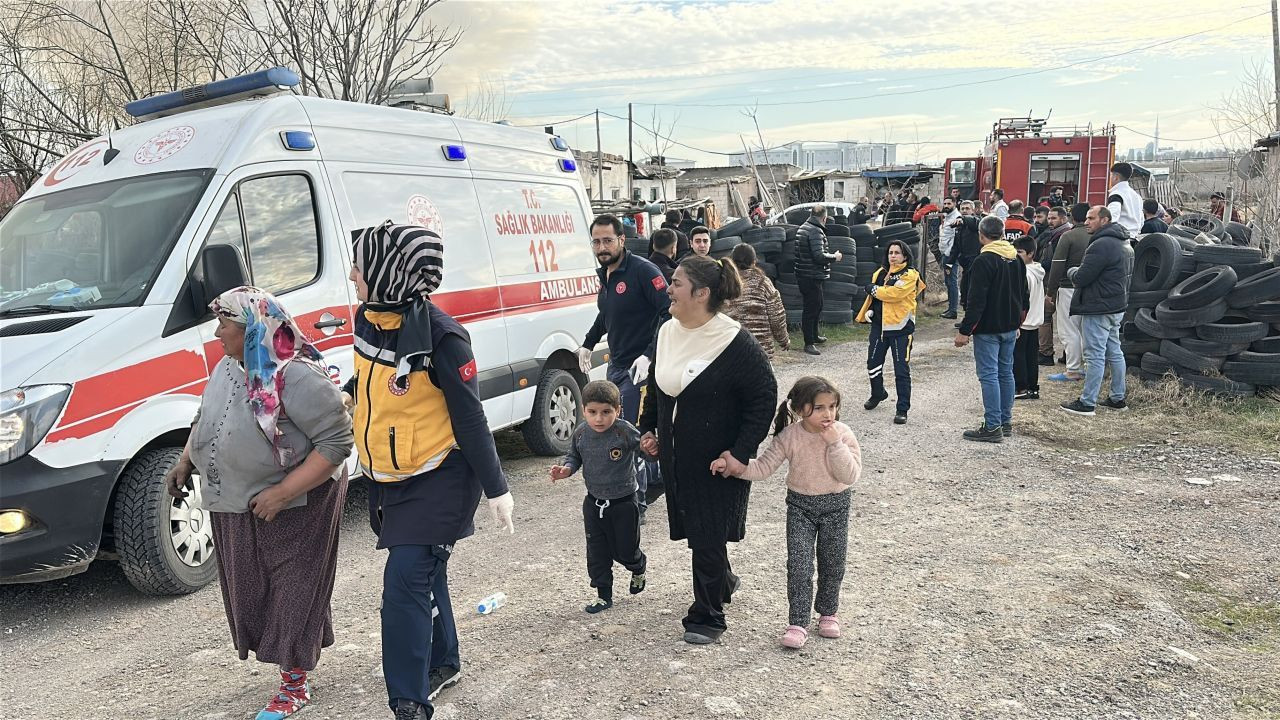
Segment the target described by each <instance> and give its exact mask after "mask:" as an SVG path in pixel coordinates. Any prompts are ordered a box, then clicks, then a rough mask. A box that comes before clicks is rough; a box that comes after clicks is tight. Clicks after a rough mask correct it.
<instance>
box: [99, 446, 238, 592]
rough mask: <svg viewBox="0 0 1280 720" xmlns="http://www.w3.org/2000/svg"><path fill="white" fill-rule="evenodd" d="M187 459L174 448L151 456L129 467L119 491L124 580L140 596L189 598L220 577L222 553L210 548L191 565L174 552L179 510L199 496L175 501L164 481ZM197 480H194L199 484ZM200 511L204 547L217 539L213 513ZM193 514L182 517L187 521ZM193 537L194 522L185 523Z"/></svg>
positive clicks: (116, 521) (116, 528) (116, 518)
mask: <svg viewBox="0 0 1280 720" xmlns="http://www.w3.org/2000/svg"><path fill="white" fill-rule="evenodd" d="M180 457H182V448H177V447H168V448H158V449H155V450H148V451H147V452H144V453H142V454H141V455H139V456H138V457H136V458H134V459H133V462H131V463H129V466H128V467H127V468H125V471H124V473H122V474H121V475H120V482H119V484H118V485H117V487H116V500H115V508H114V515H113V525H112V531H113V533H114V535H115V543H116V552H118V553H119V554H120V567H121V569H123V570H124V575H125V577H126V578H128V579H129V582H130V583H132V584H133V586H134V587H136V588H137V589H138V590H141V591H142V592H144V593H146V594H148V595H188V594H190V593H193V592H195V591H197V590H199V589H200V588H202V587H204V586H205V585H208V584H209V583H211V582H213V580H214V579H215V578H216V577H217V576H218V562H217V559H216V550H212V549H210V548H211V546H209V547H208V548H206V549H207V550H208V551H207V552H202V553H201V554H202V555H203V557H202V558H201V560H202V561H201V562H200V564H198V565H194V566H193V565H188V564H187V563H185V562H183V560H182V558H181V557H179V556H178V551H177V549H176V548H175V547H174V540H175V537H174V533H175V532H176V531H175V530H173V527H174V526H175V525H177V524H179V523H175V522H174V520H176V519H177V516H178V513H179V512H182V511H181V510H179V509H180V508H182V507H183V506H184V505H186V504H187V502H188V501H190V500H191V499H193V498H195V497H196V496H195V495H194V494H192V493H191V489H190V488H189V489H188V490H187V492H188V497H187V499H185V500H181V501H179V500H175V499H174V498H172V497H170V496H169V493H168V491H167V490H166V489H165V486H164V476H165V475H166V474H168V472H169V470H170V469H171V468H172V467H173V466H174V464H176V463H177V462H178V458H180ZM193 480H194V479H193ZM191 510H199V511H200V513H201V518H200V522H201V527H200V530H202V531H203V532H199V533H196V535H195V540H196V541H197V542H200V543H201V544H202V545H203V544H204V543H203V541H202V539H201V538H203V537H205V536H206V535H207V537H208V538H212V533H211V528H209V527H208V526H207V524H206V523H209V522H210V521H211V518H210V517H209V513H208V511H207V510H203V509H202V508H188V510H187V512H190V511H191ZM187 512H182V514H183V515H184V516H186V517H189V515H187ZM181 525H182V531H183V532H187V531H188V530H189V528H190V521H188V522H187V523H181Z"/></svg>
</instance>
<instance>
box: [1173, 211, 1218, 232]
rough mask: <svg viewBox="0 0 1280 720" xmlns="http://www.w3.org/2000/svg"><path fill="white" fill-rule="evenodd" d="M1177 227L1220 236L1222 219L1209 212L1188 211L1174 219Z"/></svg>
mask: <svg viewBox="0 0 1280 720" xmlns="http://www.w3.org/2000/svg"><path fill="white" fill-rule="evenodd" d="M1173 224H1174V225H1175V226H1177V227H1183V228H1187V229H1189V230H1192V231H1194V232H1197V233H1204V234H1206V235H1212V236H1214V237H1218V236H1219V235H1220V234H1221V233H1222V219H1221V218H1219V217H1218V216H1217V215H1210V214H1209V213H1198V212H1188V213H1183V214H1181V215H1179V216H1178V219H1177V220H1174V221H1173Z"/></svg>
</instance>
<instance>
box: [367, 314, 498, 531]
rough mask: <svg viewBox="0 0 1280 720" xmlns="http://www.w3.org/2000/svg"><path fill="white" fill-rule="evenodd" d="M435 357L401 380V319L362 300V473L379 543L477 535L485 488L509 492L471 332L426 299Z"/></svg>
mask: <svg viewBox="0 0 1280 720" xmlns="http://www.w3.org/2000/svg"><path fill="white" fill-rule="evenodd" d="M427 310H428V318H429V321H430V324H431V347H432V350H431V354H430V360H429V361H427V362H425V363H422V365H424V367H417V366H415V367H414V368H413V369H412V371H411V372H410V373H409V375H408V377H407V381H402V382H401V383H400V384H397V383H396V382H395V372H396V368H395V348H396V344H397V341H398V338H399V334H400V325H401V322H402V321H403V318H405V317H408V316H409V315H408V314H406V315H401V314H399V313H394V312H377V311H373V310H369V309H367V308H366V307H365V306H363V305H362V306H360V307H359V308H358V309H357V310H356V315H355V369H356V374H355V376H354V377H353V378H352V379H351V380H350V381H349V382H348V383H347V385H346V387H344V388H343V389H344V390H345V391H346V392H347V393H349V394H350V395H351V396H352V397H353V398H354V399H355V408H354V413H353V415H354V417H353V421H354V422H353V424H354V426H355V435H356V450H357V451H358V452H359V459H360V470H361V472H363V473H364V475H365V476H366V477H368V478H369V479H371V480H372V481H373V482H370V483H367V484H368V486H369V522H370V525H371V526H372V527H373V531H374V532H375V533H377V534H378V547H379V548H386V547H391V546H393V545H448V544H451V543H453V542H456V541H457V540H460V539H462V538H464V537H467V536H469V535H471V534H472V533H474V532H475V528H474V526H473V525H472V519H473V517H474V515H475V512H476V508H477V507H478V505H479V503H480V493H481V491H482V490H483V492H484V494H485V496H486V497H490V498H495V497H498V496H500V495H503V494H505V493H506V492H507V479H506V476H505V475H504V474H503V472H502V465H501V463H500V462H499V460H498V451H497V448H496V447H495V445H494V441H493V434H492V433H491V432H490V431H489V422H488V420H487V419H486V418H485V414H484V405H483V404H482V402H481V399H480V383H479V380H478V378H477V373H476V361H475V356H474V355H473V354H472V350H471V338H470V336H469V335H468V334H467V331H466V329H465V328H463V327H462V325H461V324H460V323H458V321H457V320H454V319H453V318H452V317H450V316H449V315H448V313H446V312H444V311H443V310H441V309H440V308H438V307H436V306H435V305H433V304H430V303H428V307H427Z"/></svg>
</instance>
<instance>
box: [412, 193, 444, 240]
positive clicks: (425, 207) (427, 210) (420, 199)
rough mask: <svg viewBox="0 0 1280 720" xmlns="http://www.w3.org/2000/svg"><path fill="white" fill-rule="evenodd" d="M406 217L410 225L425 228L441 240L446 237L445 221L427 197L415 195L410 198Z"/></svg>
mask: <svg viewBox="0 0 1280 720" xmlns="http://www.w3.org/2000/svg"><path fill="white" fill-rule="evenodd" d="M405 216H406V217H407V218H408V222H409V224H410V225H417V226H418V227H424V228H426V229H428V230H430V231H431V232H433V233H435V234H436V235H439V236H440V237H441V238H443V237H444V220H442V219H441V218H440V211H439V210H437V209H436V206H435V204H434V203H432V202H431V201H430V200H428V199H427V196H426V195H414V196H413V197H411V198H409V202H408V203H406V205H405Z"/></svg>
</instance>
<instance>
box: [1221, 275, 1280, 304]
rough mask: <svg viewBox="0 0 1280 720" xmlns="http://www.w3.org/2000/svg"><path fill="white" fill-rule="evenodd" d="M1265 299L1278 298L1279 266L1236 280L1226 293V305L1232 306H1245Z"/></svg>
mask: <svg viewBox="0 0 1280 720" xmlns="http://www.w3.org/2000/svg"><path fill="white" fill-rule="evenodd" d="M1267 300H1280V267H1273V268H1271V269H1270V270H1264V271H1263V272H1260V273H1258V274H1256V275H1254V276H1252V277H1250V278H1248V279H1247V280H1240V281H1238V282H1236V286H1235V288H1233V289H1232V290H1231V292H1230V293H1228V294H1227V305H1228V306H1229V307H1233V308H1247V307H1249V306H1251V305H1254V304H1256V303H1260V302H1266V301H1267Z"/></svg>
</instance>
